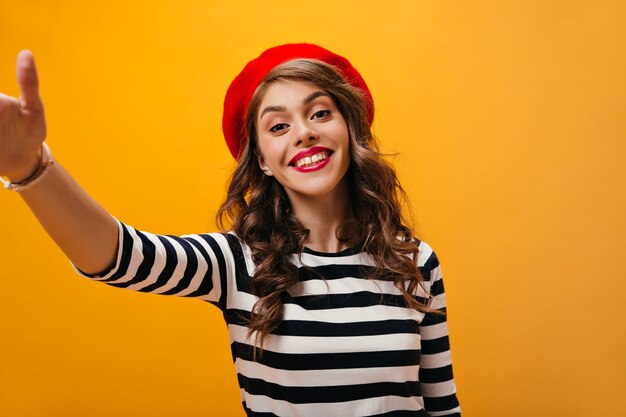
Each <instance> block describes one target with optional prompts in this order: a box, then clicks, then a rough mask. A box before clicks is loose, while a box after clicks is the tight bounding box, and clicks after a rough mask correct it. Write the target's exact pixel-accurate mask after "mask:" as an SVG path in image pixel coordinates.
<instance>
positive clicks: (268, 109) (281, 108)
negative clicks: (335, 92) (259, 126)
mask: <svg viewBox="0 0 626 417" xmlns="http://www.w3.org/2000/svg"><path fill="white" fill-rule="evenodd" d="M323 96H325V97H330V95H329V94H328V93H327V92H325V91H321V90H319V91H314V92H312V93H311V94H309V95H308V96H307V97H306V98H305V99H304V100H302V104H304V105H307V104H309V103H310V102H312V101H313V100H315V99H316V98H318V97H323ZM286 110H287V109H286V108H285V107H284V106H267V107H266V108H264V109H263V111H262V112H261V116H260V117H259V119H262V118H263V115H265V113H268V112H271V111H276V112H281V111H286Z"/></svg>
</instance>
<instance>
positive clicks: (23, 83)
mask: <svg viewBox="0 0 626 417" xmlns="http://www.w3.org/2000/svg"><path fill="white" fill-rule="evenodd" d="M17 83H18V85H19V87H20V92H21V94H22V96H21V97H20V104H21V107H22V109H23V110H25V111H33V112H39V111H42V110H43V104H42V102H41V98H39V78H38V77H37V68H36V67H35V58H33V54H32V52H31V51H29V50H28V49H24V50H22V51H20V52H19V53H18V54H17Z"/></svg>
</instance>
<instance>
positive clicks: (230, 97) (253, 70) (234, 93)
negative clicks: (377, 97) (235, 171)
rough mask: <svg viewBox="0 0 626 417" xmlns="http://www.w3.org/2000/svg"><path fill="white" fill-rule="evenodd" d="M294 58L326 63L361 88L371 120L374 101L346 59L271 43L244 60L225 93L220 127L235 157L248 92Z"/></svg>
mask: <svg viewBox="0 0 626 417" xmlns="http://www.w3.org/2000/svg"><path fill="white" fill-rule="evenodd" d="M298 58H312V59H317V60H320V61H323V62H325V63H327V64H330V65H332V66H334V67H335V68H337V69H338V70H339V72H340V73H341V74H342V75H343V77H344V78H345V79H346V81H348V82H349V83H350V84H352V85H353V86H354V87H357V88H359V89H360V90H362V91H363V92H364V93H365V95H366V98H367V99H368V100H369V103H370V106H369V109H368V110H369V112H368V121H369V123H370V125H371V123H372V120H373V119H374V105H373V103H374V101H373V99H372V94H371V93H370V90H369V89H368V88H367V85H366V84H365V80H363V77H361V74H359V72H358V71H357V70H356V69H355V68H354V67H353V66H352V64H350V62H349V61H348V60H347V59H346V58H344V57H342V56H340V55H337V54H335V53H332V52H331V51H329V50H326V49H324V48H322V47H319V46H317V45H314V44H309V43H296V44H287V45H280V46H275V47H273V48H270V49H268V50H266V51H265V52H263V53H262V54H261V55H259V56H258V57H257V58H255V59H253V60H252V61H250V62H248V64H247V65H246V66H245V67H244V69H243V70H242V71H241V72H240V73H239V75H237V77H236V78H235V79H234V80H233V82H232V83H231V84H230V87H228V91H227V92H226V98H225V99H224V115H223V117H222V130H223V131H224V138H225V139H226V144H227V145H228V149H229V150H230V153H231V154H232V155H233V157H234V158H235V159H236V158H237V157H238V156H239V152H240V151H241V148H242V145H243V144H244V143H245V141H246V140H247V133H246V131H245V117H246V112H247V111H248V103H250V99H251V98H252V94H254V91H255V90H256V88H257V86H258V85H259V84H260V83H261V81H263V78H264V77H265V75H267V73H268V72H270V71H271V70H272V69H273V68H274V67H276V66H277V65H279V64H282V63H283V62H286V61H290V60H292V59H298Z"/></svg>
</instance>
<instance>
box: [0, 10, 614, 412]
mask: <svg viewBox="0 0 626 417" xmlns="http://www.w3.org/2000/svg"><path fill="white" fill-rule="evenodd" d="M338 3H340V4H334V2H329V1H326V2H319V1H314V2H305V1H298V2H293V1H286V0H285V1H273V2H272V1H245V2H244V1H233V2H227V1H208V0H202V1H200V0H196V1H191V0H190V1H181V2H174V1H156V2H154V1H119V0H111V1H107V2H102V1H98V2H95V1H93V2H85V1H77V0H75V1H58V2H57V1H43V0H40V1H36V0H21V1H13V0H0V91H2V92H4V93H7V94H12V95H15V94H17V85H16V82H15V76H14V74H15V66H14V62H15V55H16V53H17V52H18V51H19V50H20V49H22V48H30V49H31V50H32V51H33V52H34V54H35V58H36V60H37V65H38V68H39V71H40V79H41V91H42V95H43V98H44V102H45V104H46V111H47V117H48V123H49V136H48V142H49V143H50V145H51V147H52V149H53V152H54V154H55V156H56V157H57V158H58V159H59V160H60V161H62V162H63V163H64V165H65V166H66V167H67V168H68V169H69V170H70V171H71V172H72V173H73V174H74V176H75V177H76V178H77V179H78V180H79V181H80V182H81V183H82V184H83V185H84V186H85V187H86V188H87V189H88V190H89V191H90V192H91V193H92V194H93V195H94V196H95V197H96V198H97V199H98V200H99V201H100V202H101V203H102V204H103V205H104V206H105V207H107V208H108V209H109V210H110V211H111V213H113V214H114V215H115V216H117V217H118V218H120V219H121V220H123V221H125V222H127V223H129V224H131V225H134V226H135V227H138V228H142V229H146V230H149V231H152V232H157V233H172V234H181V233H187V232H200V231H207V230H208V231H212V230H214V227H215V226H214V223H213V216H214V212H215V210H216V208H217V207H218V205H219V202H220V200H221V198H222V196H223V194H224V184H225V180H226V178H227V175H228V173H229V172H230V170H231V168H232V166H233V164H232V161H231V159H230V156H229V154H228V151H227V149H226V146H225V145H224V143H223V141H222V136H221V129H220V126H221V125H220V121H221V104H222V100H223V96H224V93H225V90H226V88H227V86H228V83H229V82H230V80H231V79H232V78H233V77H234V76H235V74H236V73H237V72H238V71H239V70H240V69H241V68H242V66H243V65H244V63H245V62H246V60H248V59H250V58H253V57H254V56H256V55H257V54H258V53H260V52H261V51H262V50H264V49H265V48H267V47H269V46H273V45H276V44H280V43H286V42H299V41H307V42H315V43H319V44H320V45H322V46H325V47H327V48H329V49H331V50H334V51H336V52H338V53H341V54H343V55H345V56H347V57H349V58H350V59H351V61H352V62H353V63H354V64H355V66H356V67H357V68H359V70H360V71H361V72H362V74H363V75H364V77H365V79H366V80H367V81H368V83H369V85H370V86H371V89H372V91H373V94H374V98H375V100H376V104H377V116H376V122H375V125H374V128H375V132H376V134H377V135H378V136H379V137H380V138H381V140H382V142H383V144H384V149H385V150H387V151H390V152H394V151H399V152H401V153H400V155H399V156H398V157H397V158H396V159H395V161H396V166H397V168H398V171H399V174H400V176H401V179H402V180H403V183H404V185H405V187H406V189H407V191H408V192H409V195H410V197H411V198H412V203H413V207H414V211H415V216H416V218H417V222H418V226H419V231H420V232H421V234H422V236H423V238H424V240H426V241H427V242H429V243H430V244H431V245H432V246H433V247H434V248H435V250H436V251H437V252H438V254H439V256H440V258H441V261H442V265H443V270H444V276H445V279H446V288H447V292H448V299H449V308H450V328H451V340H452V348H453V360H454V367H455V375H456V378H457V385H458V389H459V398H460V400H461V403H462V407H463V409H464V415H465V416H469V417H471V416H476V417H501V416H515V417H517V416H519V417H526V416H528V415H533V416H535V417H539V416H546V417H548V416H550V417H552V416H569V417H575V416H581V417H582V416H589V415H596V416H608V415H615V416H616V415H624V414H620V413H623V404H622V401H621V396H622V395H623V392H624V390H625V389H626V359H625V357H626V355H625V354H624V352H626V330H625V326H624V325H623V324H622V320H623V318H624V308H623V305H624V301H623V298H624V295H623V294H624V291H625V290H626V285H625V284H624V277H625V274H624V270H625V269H626V262H625V260H626V256H624V254H623V252H624V249H625V245H624V239H623V237H624V235H625V234H626V222H625V221H624V219H623V215H624V213H626V195H625V191H624V189H625V188H626V187H624V182H625V179H626V175H625V174H626V171H625V168H624V156H625V150H626V145H625V143H626V128H625V123H624V120H625V118H624V116H625V115H624V108H625V105H626V103H625V99H624V97H626V88H625V78H624V74H626V68H625V67H626V65H625V56H626V55H625V54H624V51H626V42H625V40H626V26H625V25H624V22H625V21H626V20H625V17H626V7H625V6H624V3H623V2H621V1H617V0H615V1H572V0H568V1H553V2H546V1H536V0H533V1H528V0H518V1H496V0H493V1H470V2H466V1H409V0H406V1H384V2H369V4H364V3H363V2H361V1H345V2H338ZM77 215H80V214H79V213H77ZM0 234H1V236H2V237H1V239H0V262H1V267H0V285H1V287H0V288H2V290H1V291H0V416H11V417H31V416H33V417H34V416H42V417H43V416H46V417H50V416H52V417H55V416H63V417H66V416H89V417H100V416H103V417H104V416H106V417H111V416H114V417H136V416H151V417H161V416H163V417H170V416H181V417H195V416H242V415H243V412H242V410H241V405H240V402H239V392H238V389H237V383H236V379H235V373H234V368H233V365H232V363H231V359H230V353H229V348H228V339H227V334H226V328H225V325H224V324H223V321H222V318H221V315H220V314H219V312H218V311H217V309H215V308H213V307H212V306H210V305H208V304H205V303H203V302H200V301H197V300H188V299H178V298H173V297H163V296H154V295H145V294H138V293H133V292H131V291H125V290H119V289H116V288H111V287H108V286H106V285H103V284H98V283H94V282H91V281H89V280H87V279H83V278H80V277H78V276H76V275H75V274H74V273H73V270H72V269H71V268H70V265H69V263H68V262H67V260H66V259H65V258H64V256H63V255H62V253H61V252H60V251H59V250H58V249H57V248H56V247H55V246H54V245H53V243H52V242H51V241H50V239H49V238H48V237H47V236H45V234H44V233H43V232H42V230H40V228H39V226H38V225H37V224H36V222H35V220H34V219H33V217H32V216H31V214H30V213H29V212H28V210H27V209H26V208H25V206H24V204H23V203H22V202H21V201H20V199H19V197H18V196H17V195H13V194H11V193H9V192H4V193H0Z"/></svg>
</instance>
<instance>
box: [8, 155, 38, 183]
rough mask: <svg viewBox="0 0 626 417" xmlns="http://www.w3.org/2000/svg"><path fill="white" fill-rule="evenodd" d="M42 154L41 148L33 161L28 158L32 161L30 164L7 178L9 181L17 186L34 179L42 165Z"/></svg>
mask: <svg viewBox="0 0 626 417" xmlns="http://www.w3.org/2000/svg"><path fill="white" fill-rule="evenodd" d="M41 153H42V148H41V147H39V149H38V150H37V153H35V156H34V158H32V159H31V158H28V159H30V160H31V161H32V162H31V163H30V164H25V165H24V168H23V169H21V170H18V171H17V172H15V173H12V174H9V175H7V176H6V177H7V178H8V179H9V181H11V182H12V183H14V184H17V183H20V182H22V181H25V180H27V179H28V178H30V177H32V176H33V175H34V174H35V172H37V170H38V169H39V166H40V165H41Z"/></svg>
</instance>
